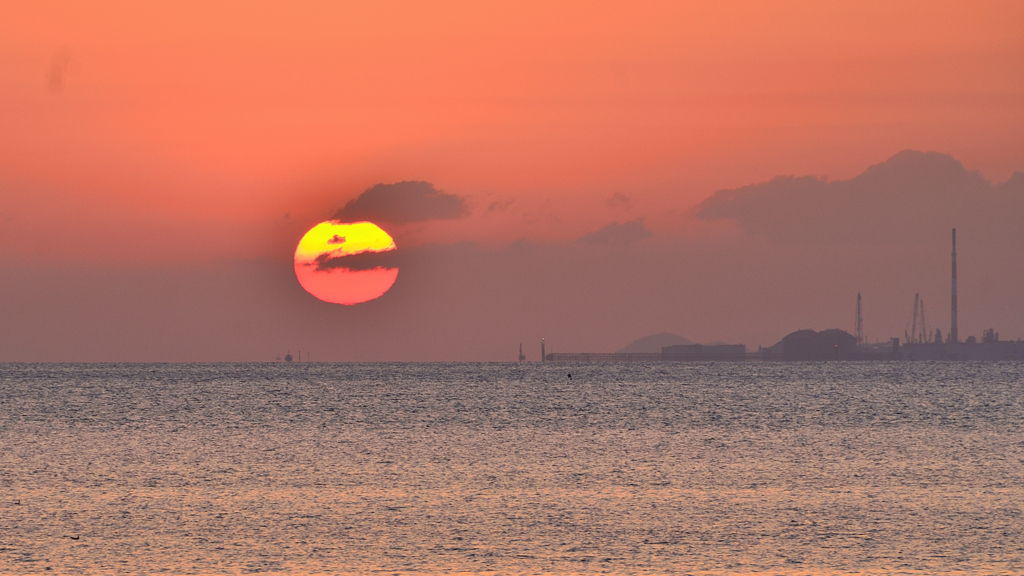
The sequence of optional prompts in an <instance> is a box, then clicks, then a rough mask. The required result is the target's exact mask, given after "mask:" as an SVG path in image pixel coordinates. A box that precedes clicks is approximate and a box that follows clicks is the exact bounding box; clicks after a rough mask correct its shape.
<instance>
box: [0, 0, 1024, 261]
mask: <svg viewBox="0 0 1024 576" xmlns="http://www.w3.org/2000/svg"><path fill="white" fill-rule="evenodd" d="M219 6H220V7H219V8H210V7H209V6H208V3H206V2H168V3H164V4H156V5H150V4H146V5H145V6H140V5H138V3H135V2H102V3H87V4H83V3H78V2H66V3H62V2H5V3H3V4H2V5H0V71H2V72H0V186H2V187H3V190H4V191H3V194H2V197H0V221H3V223H4V228H6V229H7V230H6V232H0V258H2V259H4V260H16V259H21V258H25V257H28V258H30V259H44V260H47V259H57V260H60V259H74V260H82V259H85V260H95V261H107V262H132V261H140V260H142V261H151V260H153V259H156V260H160V261H165V260H166V261H192V260H206V259H216V258H221V257H227V256H231V255H242V256H259V255H264V254H274V255H287V254H290V252H291V251H292V250H293V248H294V241H295V240H296V239H297V237H298V235H301V231H302V230H300V229H301V228H303V227H306V226H308V225H311V224H313V223H315V222H316V221H319V220H320V219H322V218H323V217H324V216H325V215H328V214H330V213H332V212H333V211H334V210H336V209H337V208H338V207H340V206H341V205H343V204H344V202H345V201H347V200H349V199H351V198H352V197H354V196H356V195H358V194H359V193H360V192H362V191H363V190H365V189H367V188H368V187H370V186H372V185H374V184H376V183H379V182H394V181H399V180H428V181H430V182H433V183H434V184H435V185H436V186H437V187H438V188H440V189H443V190H445V191H447V192H451V193H455V194H459V195H463V196H466V197H467V199H468V201H469V203H470V206H471V208H472V209H473V212H472V214H471V217H470V218H467V219H464V220H462V221H459V222H454V223H446V224H445V223H442V224H431V225H429V226H426V227H421V228H422V229H421V231H420V237H421V238H420V241H426V240H432V239H439V240H442V241H455V240H465V239H469V240H486V241H499V242H504V241H509V240H512V239H515V238H518V237H522V236H526V237H529V238H534V239H541V240H551V239H571V238H576V237H578V236H580V235H582V234H585V233H587V232H590V231H592V230H594V229H597V228H599V227H601V226H602V225H604V224H606V223H607V222H609V221H612V220H620V221H621V220H622V219H623V218H635V217H641V216H643V217H645V218H646V220H645V221H646V222H647V224H648V226H649V227H651V228H652V229H654V230H656V231H658V230H661V231H674V232H679V231H682V232H684V233H685V230H686V227H687V226H688V224H687V221H686V218H685V214H686V212H687V210H689V209H690V208H691V207H692V206H693V205H695V204H696V203H697V202H699V201H700V200H701V199H703V198H705V197H707V196H709V195H710V194H711V193H713V192H714V191H715V190H717V189H720V188H724V187H736V186H741V185H744V184H748V183H751V182H757V181H762V180H766V179H769V178H771V177H773V176H776V175H778V174H816V175H828V176H829V177H831V178H848V177H851V176H853V175H855V174H857V173H859V172H860V171H861V170H863V168H864V167H865V166H868V165H870V164H874V163H877V162H881V161H883V160H884V159H885V158H887V157H889V156H890V155H892V154H893V153H895V152H898V151H899V150H902V149H906V148H913V149H919V150H938V151H941V152H945V153H949V154H952V155H953V156H954V157H956V158H957V159H959V160H961V161H963V162H964V164H965V165H966V166H967V167H968V168H969V169H975V170H980V171H981V172H982V174H983V175H984V176H986V177H987V178H989V179H991V180H993V181H997V182H998V181H1002V180H1005V179H1006V178H1008V177H1009V176H1010V174H1011V173H1012V172H1013V171H1014V170H1020V169H1024V146H1021V137H1020V135H1021V134H1024V72H1022V71H1024V34H1022V33H1021V30H1024V4H1022V3H1020V2H990V3H981V4H980V5H979V4H978V3H973V2H972V3H967V2H959V3H948V2H947V3H944V2H931V1H929V2H875V3H871V2H868V3H865V2H848V3H832V2H829V3H820V2H790V3H774V2H773V3H762V2H750V3H744V2H733V3H727V2H707V3H676V2H666V3H660V4H659V3H650V4H645V5H643V6H639V7H638V6H636V5H635V3H599V2H579V3H561V4H557V5H556V6H552V5H551V3H548V2H537V3H525V2H515V3H509V4H505V5H496V4H495V3H477V2H465V3H454V2H453V3H444V4H441V5H438V4H435V3H431V4H416V3H400V2H383V3H352V4H348V5H344V6H341V7H339V6H338V3H334V2H323V3H316V2H305V3H303V2H299V3H296V2H288V3H283V2H282V3H279V4H271V3H261V7H259V8H255V7H253V6H252V5H251V3H247V2H238V3H233V4H232V3H221V4H219ZM615 193H619V194H621V195H623V196H625V197H627V198H628V199H629V203H628V204H626V205H624V206H623V207H621V208H620V210H619V211H618V212H613V211H610V209H609V208H608V207H606V204H605V203H606V201H607V199H608V198H609V197H610V196H611V195H612V194H615ZM495 202H498V203H499V204H500V205H501V206H504V207H506V211H505V212H504V213H503V214H502V215H499V216H500V217H499V216H495V215H494V213H493V212H492V213H490V217H485V216H484V211H485V209H486V208H487V207H488V206H489V205H491V204H493V203H495ZM285 214H288V215H289V218H288V220H287V221H286V220H285V219H284V215H285ZM69 229H72V230H75V232H74V233H73V234H74V236H75V241H73V242H69V241H68V240H67V239H66V238H63V239H57V238H55V235H54V234H51V233H47V232H46V231H47V230H60V231H62V232H60V234H61V235H63V234H66V233H67V232H63V231H64V230H69ZM254 230H259V231H262V233H261V234H259V235H258V237H254V234H253V231H254Z"/></svg>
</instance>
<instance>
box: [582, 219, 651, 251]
mask: <svg viewBox="0 0 1024 576" xmlns="http://www.w3.org/2000/svg"><path fill="white" fill-rule="evenodd" d="M650 237H651V231H650V230H648V229H647V228H646V227H645V226H644V222H643V218H637V219H636V220H633V221H631V222H625V223H623V224H619V223H618V222H611V223H609V224H608V225H607V226H605V227H604V228H601V229H600V230H595V231H593V232H591V233H590V234H587V235H586V236H583V237H582V238H580V242H584V243H586V244H604V245H608V246H612V245H623V244H632V243H633V242H639V241H640V240H643V239H644V238H650Z"/></svg>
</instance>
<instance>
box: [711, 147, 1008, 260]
mask: <svg viewBox="0 0 1024 576" xmlns="http://www.w3.org/2000/svg"><path fill="white" fill-rule="evenodd" d="M696 215H697V217H698V218H701V219H703V220H720V219H728V220H734V221H736V222H737V224H739V226H740V227H741V228H742V229H743V230H744V231H746V232H747V233H749V234H752V235H759V236H765V237H769V238H774V239H776V240H781V241H784V242H798V243H832V244H838V243H850V242H859V243H863V242H869V243H893V242H899V243H905V242H917V241H934V240H935V239H936V238H943V239H944V238H945V235H946V233H947V232H948V231H947V230H946V229H948V228H953V227H957V228H967V229H970V230H971V232H970V233H971V234H973V235H975V237H979V238H980V237H981V236H985V237H987V238H990V239H994V238H1004V237H1009V236H1019V234H1018V233H1017V231H1018V230H1019V228H1020V222H1022V221H1024V220H1022V218H1024V175H1021V176H1018V175H1017V174H1015V175H1014V177H1013V178H1011V179H1010V180H1009V181H1007V182H1005V183H1003V184H999V185H994V184H992V183H991V182H988V181H987V180H985V179H984V178H983V177H982V176H981V175H980V174H979V173H978V172H972V171H968V170H967V169H966V168H964V166H963V164H961V163H960V162H959V161H957V160H956V159H954V158H953V157H951V156H949V155H946V154H938V153H935V152H916V151H912V150H906V151H903V152H900V153H898V154H896V155H895V156H893V157H892V158H890V159H888V160H887V161H885V162H883V163H881V164H876V165H874V166H871V167H869V168H868V169H867V170H865V171H864V172H863V173H862V174H860V175H858V176H856V177H854V178H852V179H850V180H840V181H834V182H829V181H827V180H825V179H819V178H815V177H813V176H803V177H793V176H785V177H779V178H776V179H774V180H771V181H769V182H763V183H761V184H752V185H749V186H744V187H742V188H737V189H734V190H721V191H719V192H717V193H715V194H714V195H713V196H711V197H710V198H708V199H707V200H705V201H704V202H702V203H701V204H700V205H698V206H697V208H696Z"/></svg>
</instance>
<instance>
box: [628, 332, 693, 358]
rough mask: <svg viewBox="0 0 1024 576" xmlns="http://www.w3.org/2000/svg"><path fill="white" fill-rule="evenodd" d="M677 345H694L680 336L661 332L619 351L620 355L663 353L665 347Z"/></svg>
mask: <svg viewBox="0 0 1024 576" xmlns="http://www.w3.org/2000/svg"><path fill="white" fill-rule="evenodd" d="M677 344H693V342H690V341H689V340H687V339H686V338H683V337H682V336H680V335H678V334H670V333H668V332H660V333H658V334H651V335H650V336H644V337H643V338H640V339H638V340H634V341H632V342H630V343H629V345H627V346H626V347H625V348H622V349H620V350H617V352H618V353H619V354H627V353H637V352H661V349H662V347H664V346H675V345H677Z"/></svg>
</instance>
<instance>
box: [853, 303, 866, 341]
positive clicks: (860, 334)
mask: <svg viewBox="0 0 1024 576" xmlns="http://www.w3.org/2000/svg"><path fill="white" fill-rule="evenodd" d="M854 332H855V334H854V336H856V338H857V347H858V348H860V347H861V346H863V345H864V317H863V316H861V314H860V292H857V320H856V324H855V325H854Z"/></svg>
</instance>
